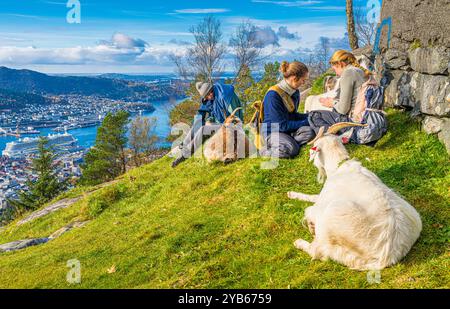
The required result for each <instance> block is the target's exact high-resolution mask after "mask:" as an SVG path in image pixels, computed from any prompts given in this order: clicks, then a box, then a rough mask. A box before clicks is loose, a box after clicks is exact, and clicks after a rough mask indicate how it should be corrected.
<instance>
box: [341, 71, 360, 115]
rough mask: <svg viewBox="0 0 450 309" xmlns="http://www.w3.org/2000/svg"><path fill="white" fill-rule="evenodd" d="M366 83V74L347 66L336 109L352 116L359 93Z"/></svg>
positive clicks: (342, 78)
mask: <svg viewBox="0 0 450 309" xmlns="http://www.w3.org/2000/svg"><path fill="white" fill-rule="evenodd" d="M365 81H366V77H365V74H364V72H363V71H362V70H361V69H358V68H355V67H354V66H352V65H349V66H347V67H346V68H345V69H344V72H343V73H342V76H341V79H340V86H339V89H338V93H337V98H338V99H337V100H336V101H335V102H334V109H335V110H336V111H337V112H338V113H340V114H342V115H349V116H351V115H350V114H351V112H352V111H353V108H354V106H355V103H356V98H357V97H358V91H359V88H360V87H361V85H362V84H364V82H365Z"/></svg>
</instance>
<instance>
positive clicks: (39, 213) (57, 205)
mask: <svg viewBox="0 0 450 309" xmlns="http://www.w3.org/2000/svg"><path fill="white" fill-rule="evenodd" d="M79 200H80V197H77V198H73V199H64V200H61V201H59V202H56V203H54V204H52V205H50V206H48V207H45V208H44V209H41V210H38V211H35V212H33V213H32V214H31V215H29V216H28V217H26V218H25V219H22V220H20V221H19V222H17V225H22V224H25V223H27V222H30V221H33V220H35V219H37V218H40V217H43V216H46V215H48V214H50V213H52V212H55V211H57V210H60V209H64V208H67V207H69V206H71V205H73V204H74V203H76V202H78V201H79Z"/></svg>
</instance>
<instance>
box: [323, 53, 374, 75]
mask: <svg viewBox="0 0 450 309" xmlns="http://www.w3.org/2000/svg"><path fill="white" fill-rule="evenodd" d="M339 62H343V63H345V64H347V65H352V66H354V67H356V68H358V69H361V70H362V71H363V72H364V74H366V76H369V75H372V72H371V71H369V70H367V69H365V68H363V67H362V66H361V65H360V64H359V62H358V60H357V59H356V57H355V55H353V54H352V53H351V52H348V51H346V50H342V49H341V50H338V51H336V52H335V53H334V54H333V56H332V57H331V59H330V64H331V65H335V64H337V63H339Z"/></svg>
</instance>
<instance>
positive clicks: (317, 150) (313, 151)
mask: <svg viewBox="0 0 450 309" xmlns="http://www.w3.org/2000/svg"><path fill="white" fill-rule="evenodd" d="M319 153H320V148H318V147H317V146H315V147H313V148H311V150H310V151H309V162H312V161H314V159H315V158H316V157H317V156H318V155H319Z"/></svg>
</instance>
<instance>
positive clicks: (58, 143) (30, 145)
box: [2, 132, 77, 158]
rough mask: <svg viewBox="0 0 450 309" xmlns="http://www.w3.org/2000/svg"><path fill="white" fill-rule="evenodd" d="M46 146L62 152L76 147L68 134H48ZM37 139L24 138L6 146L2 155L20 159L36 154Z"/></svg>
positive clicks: (74, 140)
mask: <svg viewBox="0 0 450 309" xmlns="http://www.w3.org/2000/svg"><path fill="white" fill-rule="evenodd" d="M46 138H47V139H48V141H49V142H48V144H47V145H48V146H52V147H53V148H54V149H55V150H57V151H58V150H62V149H64V148H70V147H74V146H76V143H77V140H76V139H75V138H74V137H73V135H71V134H69V133H67V132H66V133H64V134H50V135H48V136H47V137H46ZM38 143H39V137H25V138H22V139H19V140H18V141H15V142H10V143H8V144H6V148H5V150H3V152H2V155H4V156H6V157H10V158H20V157H24V156H26V155H29V154H32V153H36V152H37V150H38Z"/></svg>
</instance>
